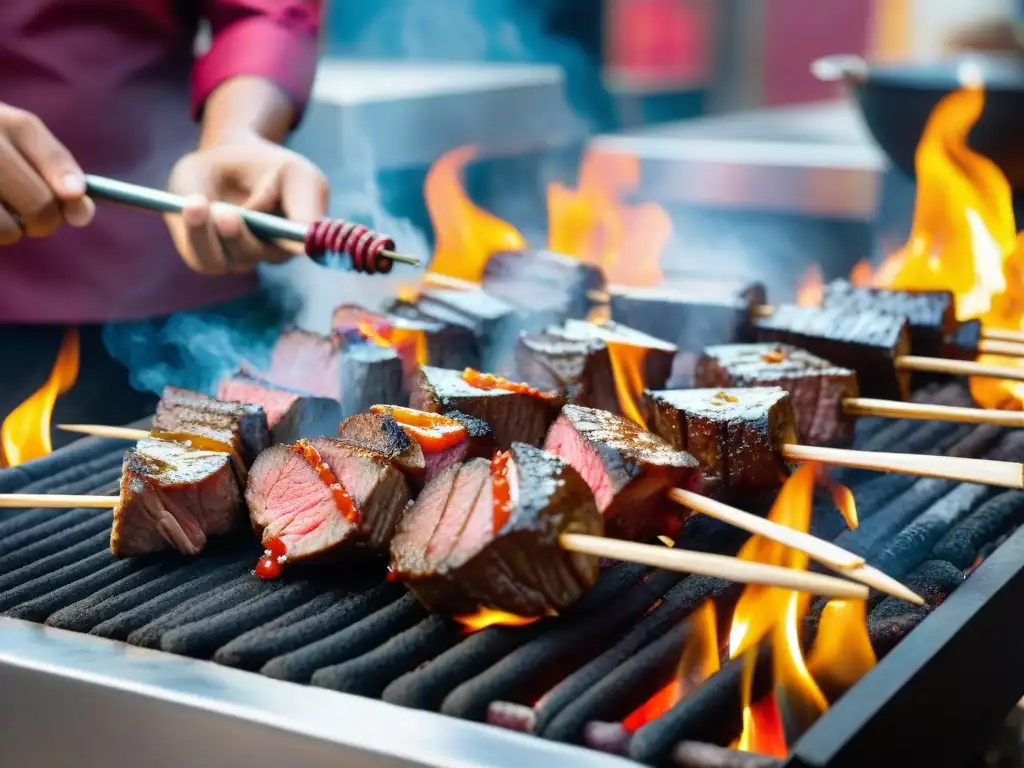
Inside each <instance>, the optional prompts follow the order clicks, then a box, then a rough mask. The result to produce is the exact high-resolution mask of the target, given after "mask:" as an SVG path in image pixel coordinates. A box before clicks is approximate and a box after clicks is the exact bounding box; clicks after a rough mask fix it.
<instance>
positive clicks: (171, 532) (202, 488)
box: [110, 438, 245, 556]
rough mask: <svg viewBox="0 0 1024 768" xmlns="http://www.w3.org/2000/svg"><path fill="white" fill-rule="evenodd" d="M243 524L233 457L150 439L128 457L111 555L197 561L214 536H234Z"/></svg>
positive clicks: (112, 533)
mask: <svg viewBox="0 0 1024 768" xmlns="http://www.w3.org/2000/svg"><path fill="white" fill-rule="evenodd" d="M244 519H245V505H244V504H243V503H242V492H241V490H240V489H239V486H238V480H237V478H236V477H235V474H234V472H233V470H232V467H231V458H230V456H229V455H228V454H226V453H223V452H221V451H200V450H196V449H194V448H189V447H188V446H186V445H183V444H181V443H176V442H171V441H165V440H156V439H152V438H148V439H145V440H141V441H139V444H138V445H137V446H135V447H134V448H130V449H129V450H128V451H126V452H125V455H124V465H123V468H122V470H121V498H120V501H119V502H118V504H117V507H116V508H115V509H114V525H113V527H112V528H111V531H110V551H111V552H112V553H113V554H115V555H119V556H122V555H123V556H128V555H145V554H149V553H150V552H160V551H162V550H165V549H177V550H178V551H179V552H181V553H183V554H186V555H197V554H199V553H200V552H202V551H203V548H204V547H205V546H206V542H207V540H208V539H209V538H210V537H211V536H221V535H224V534H227V533H230V532H231V531H232V530H234V529H236V528H237V527H238V525H239V523H240V522H241V521H242V520H244Z"/></svg>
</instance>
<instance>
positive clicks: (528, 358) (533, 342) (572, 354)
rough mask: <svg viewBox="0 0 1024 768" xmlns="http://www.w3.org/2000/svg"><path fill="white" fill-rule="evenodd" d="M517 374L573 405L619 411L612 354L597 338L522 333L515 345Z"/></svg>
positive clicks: (551, 333)
mask: <svg viewBox="0 0 1024 768" xmlns="http://www.w3.org/2000/svg"><path fill="white" fill-rule="evenodd" d="M516 376H517V377H518V378H519V379H521V380H522V381H525V382H528V383H529V384H531V385H533V386H535V387H537V388H538V389H542V390H545V391H548V392H557V393H558V394H560V395H562V396H563V397H565V398H567V399H568V400H569V401H570V402H572V403H575V404H576V405H585V406H587V407H590V408H603V409H604V410H607V411H613V412H616V411H618V410H619V400H618V396H617V395H616V392H615V377H614V375H613V373H612V361H611V356H610V355H609V352H608V345H607V344H605V343H604V342H603V341H601V340H600V339H567V338H565V337H563V336H559V335H558V334H557V333H553V332H547V333H522V334H520V336H519V341H518V343H517V344H516Z"/></svg>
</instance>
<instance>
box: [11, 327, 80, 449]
mask: <svg viewBox="0 0 1024 768" xmlns="http://www.w3.org/2000/svg"><path fill="white" fill-rule="evenodd" d="M78 355H79V349H78V329H76V328H69V329H68V331H67V333H65V334H64V338H63V339H62V340H61V344H60V349H59V350H58V351H57V360H56V361H55V362H54V364H53V370H52V371H51V372H50V376H49V378H47V379H46V382H45V383H44V384H43V386H41V387H40V388H39V389H38V390H36V391H35V393H33V394H32V395H30V396H29V398H28V399H27V400H25V401H24V402H23V403H22V404H21V405H19V406H18V407H17V408H15V409H14V410H13V411H11V412H10V414H8V416H7V418H6V419H4V421H3V424H2V425H0V459H2V462H0V463H2V464H3V465H4V466H8V467H16V466H18V465H19V464H23V463H24V462H26V461H32V460H33V459H38V458H40V457H42V456H46V455H47V454H49V453H51V452H52V451H53V443H52V442H51V441H50V418H51V417H52V416H53V406H54V404H55V403H56V402H57V398H58V397H59V396H60V395H63V394H64V393H65V392H67V391H68V390H69V389H71V387H72V386H73V385H74V383H75V380H76V379H77V378H78Z"/></svg>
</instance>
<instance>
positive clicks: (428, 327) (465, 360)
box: [387, 300, 481, 368]
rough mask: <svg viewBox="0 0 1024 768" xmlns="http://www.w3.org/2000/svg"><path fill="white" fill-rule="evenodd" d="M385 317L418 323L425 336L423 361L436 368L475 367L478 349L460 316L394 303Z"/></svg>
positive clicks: (404, 302)
mask: <svg viewBox="0 0 1024 768" xmlns="http://www.w3.org/2000/svg"><path fill="white" fill-rule="evenodd" d="M387 316H388V317H395V318H400V319H402V320H405V321H408V322H410V323H415V324H418V326H419V327H422V328H423V329H424V332H425V333H426V335H427V362H428V363H430V364H431V365H436V366H438V367H439V368H479V367H480V366H481V363H480V347H479V345H478V344H477V340H476V336H475V335H474V333H473V328H472V326H471V325H470V323H469V321H467V320H466V319H465V318H464V317H462V316H461V315H459V314H457V313H455V312H452V311H446V310H445V309H444V308H442V307H438V306H434V307H431V308H430V312H429V313H427V312H424V311H423V310H421V309H420V308H419V307H418V306H417V305H416V304H415V303H412V302H408V301H404V300H397V301H395V302H394V303H392V305H391V307H390V309H389V310H388V315H387Z"/></svg>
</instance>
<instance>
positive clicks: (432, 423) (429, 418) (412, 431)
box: [370, 405, 469, 453]
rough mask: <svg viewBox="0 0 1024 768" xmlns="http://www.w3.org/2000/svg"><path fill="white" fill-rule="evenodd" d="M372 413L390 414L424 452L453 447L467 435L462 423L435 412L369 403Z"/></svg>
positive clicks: (437, 451) (436, 451)
mask: <svg viewBox="0 0 1024 768" xmlns="http://www.w3.org/2000/svg"><path fill="white" fill-rule="evenodd" d="M370 410H371V411H372V412H373V413H380V414H384V415H386V416H390V417H391V418H392V419H394V420H395V421H396V422H398V425H399V426H400V427H401V428H402V431H404V432H405V434H407V435H408V436H409V439H410V440H415V441H416V442H417V443H419V445H420V448H422V449H423V451H424V452H425V453H441V451H447V450H448V449H449V448H454V447H455V446H456V445H458V444H459V443H461V442H462V441H463V440H465V439H466V437H467V436H468V435H469V430H467V429H466V428H465V427H464V426H463V425H462V424H460V423H459V422H457V421H456V420H455V419H449V418H448V417H447V416H441V415H440V414H437V413H427V412H426V411H417V410H415V409H414V408H402V407H401V406H397V405H371V406H370Z"/></svg>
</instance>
